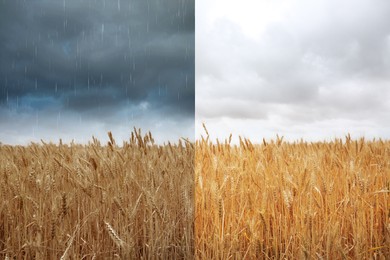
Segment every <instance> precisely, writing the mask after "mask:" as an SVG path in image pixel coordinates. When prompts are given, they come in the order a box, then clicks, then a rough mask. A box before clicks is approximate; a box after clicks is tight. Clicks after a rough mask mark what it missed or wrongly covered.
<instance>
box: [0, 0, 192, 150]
mask: <svg viewBox="0 0 390 260" xmlns="http://www.w3.org/2000/svg"><path fill="white" fill-rule="evenodd" d="M194 18H195V17H194V1H193V0H148V1H146V0H55V1H54V0H34V1H30V0H28V1H24V0H23V1H22V0H0V142H2V143H11V144H26V143H28V142H30V141H38V140H39V139H41V138H42V139H43V140H46V141H50V140H51V141H54V142H58V140H59V138H62V139H63V140H64V141H70V140H71V139H75V141H76V142H87V141H88V140H91V137H92V135H94V136H96V137H98V138H100V139H102V140H106V139H107V137H106V136H107V134H106V133H107V131H112V132H113V134H114V137H116V138H117V139H118V140H119V141H120V140H122V139H128V137H129V136H130V131H131V130H132V129H133V126H135V127H141V128H142V129H143V130H144V132H145V131H146V130H152V133H153V134H154V136H155V137H156V139H157V140H159V141H160V142H163V141H167V140H171V141H177V139H178V138H179V137H181V136H183V137H190V138H192V139H193V136H194V111H195V108H194V104H195V96H194V94H195V88H194V78H195V74H194V66H195V62H194V55H195V54H194V44H195V40H194V38H195V35H194V34H195V21H194Z"/></svg>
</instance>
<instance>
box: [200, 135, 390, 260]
mask: <svg viewBox="0 0 390 260" xmlns="http://www.w3.org/2000/svg"><path fill="white" fill-rule="evenodd" d="M206 132H207V130H206ZM195 191H196V192H195V197H196V200H195V201H196V202H195V204H196V205H195V208H196V209H195V212H196V215H195V243H196V244H195V256H196V258H197V259H390V193H389V192H390V141H382V140H377V141H375V140H373V141H366V140H364V139H360V140H351V138H350V136H349V135H348V136H347V137H346V139H345V140H344V139H343V140H341V139H335V140H334V141H332V142H317V143H308V142H304V141H300V142H295V143H286V142H283V140H282V138H277V139H276V140H274V141H268V142H266V141H265V140H263V143H262V144H257V145H255V144H252V143H251V142H250V140H246V139H240V145H237V146H233V145H230V141H229V140H226V141H224V142H222V143H220V142H218V141H217V142H216V143H211V142H210V140H209V137H208V134H207V138H202V139H201V140H198V141H197V142H196V166H195Z"/></svg>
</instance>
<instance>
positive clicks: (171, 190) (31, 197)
mask: <svg viewBox="0 0 390 260" xmlns="http://www.w3.org/2000/svg"><path fill="white" fill-rule="evenodd" d="M109 137H110V141H109V142H108V144H105V145H101V144H100V143H99V141H98V140H96V139H95V138H94V139H93V141H91V142H90V143H89V144H88V145H84V146H83V145H77V144H70V145H66V144H59V145H54V144H46V143H44V142H42V144H31V145H28V146H8V145H1V146H0V192H1V200H0V258H2V259H178V258H182V259H191V258H193V256H194V240H193V238H194V227H193V223H194V222H193V219H194V204H193V202H194V199H193V196H194V192H193V187H194V185H193V176H194V173H193V172H194V160H193V159H194V145H193V144H191V143H189V142H187V141H183V142H181V141H180V142H178V143H177V144H175V145H171V144H167V145H156V144H154V140H153V138H152V136H151V134H150V133H149V134H147V135H145V136H141V132H140V131H137V130H136V131H134V132H133V133H132V136H131V139H130V140H129V142H124V143H123V145H122V146H120V147H119V146H118V145H117V144H115V140H114V138H113V137H112V135H111V134H110V133H109Z"/></svg>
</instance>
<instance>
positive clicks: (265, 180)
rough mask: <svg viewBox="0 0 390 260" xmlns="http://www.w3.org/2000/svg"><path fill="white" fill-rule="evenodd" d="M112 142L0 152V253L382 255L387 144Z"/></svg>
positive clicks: (387, 251) (388, 211)
mask: <svg viewBox="0 0 390 260" xmlns="http://www.w3.org/2000/svg"><path fill="white" fill-rule="evenodd" d="M206 133H207V129H206ZM109 138H110V141H109V142H108V143H107V144H104V145H102V144H101V143H100V142H99V141H98V140H97V139H95V138H93V139H92V141H91V142H90V143H89V144H88V145H79V144H75V143H71V144H62V143H61V142H60V144H58V145H55V144H48V143H45V142H43V141H42V142H41V143H40V144H30V145H28V146H9V145H0V192H1V193H0V194H1V200H0V258H3V259H389V256H390V247H389V245H390V141H383V140H370V141H369V140H364V139H363V138H361V139H359V140H352V139H351V137H350V136H347V137H346V138H345V139H335V140H334V141H331V142H316V143H309V142H305V141H299V142H294V143H287V142H284V141H283V138H279V137H277V138H276V139H275V140H270V141H265V140H263V143H261V144H253V143H252V142H251V141H250V140H247V139H241V138H240V144H239V145H232V144H231V137H230V138H229V140H225V141H224V142H219V141H218V140H217V141H216V142H214V143H213V142H211V141H210V138H209V136H208V133H207V136H206V137H202V138H201V139H200V140H197V141H196V142H195V143H190V142H189V141H187V140H186V139H183V141H181V140H180V141H179V142H178V143H177V144H171V143H168V144H166V145H157V144H155V143H154V140H153V137H152V135H151V134H150V133H148V134H146V135H144V136H142V135H141V131H140V130H134V132H133V133H132V134H131V137H130V140H129V141H128V142H124V143H123V144H122V145H121V146H119V145H117V144H116V142H115V140H114V138H113V136H112V134H111V133H109Z"/></svg>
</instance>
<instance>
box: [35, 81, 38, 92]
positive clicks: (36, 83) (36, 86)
mask: <svg viewBox="0 0 390 260" xmlns="http://www.w3.org/2000/svg"><path fill="white" fill-rule="evenodd" d="M37 89H38V80H37V79H35V90H37Z"/></svg>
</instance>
